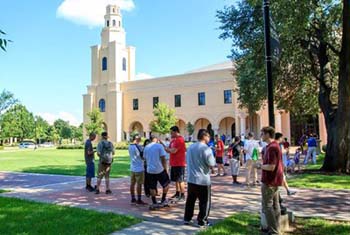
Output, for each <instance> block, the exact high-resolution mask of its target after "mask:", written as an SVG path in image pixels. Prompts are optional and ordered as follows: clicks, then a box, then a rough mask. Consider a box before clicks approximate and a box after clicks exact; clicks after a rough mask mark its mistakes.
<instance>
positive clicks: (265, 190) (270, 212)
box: [256, 127, 283, 234]
mask: <svg viewBox="0 0 350 235" xmlns="http://www.w3.org/2000/svg"><path fill="white" fill-rule="evenodd" d="M274 136H275V129H274V128H273V127H264V128H262V129H261V137H262V140H263V141H264V142H266V143H267V146H266V149H265V150H264V156H263V164H256V167H257V168H258V169H262V173H261V182H262V185H261V196H262V211H263V213H264V214H265V217H266V222H267V226H268V230H269V231H268V232H269V234H280V230H279V225H280V223H279V220H280V217H281V210H280V204H279V193H278V187H279V186H282V184H283V162H282V152H281V149H280V147H279V144H278V143H277V142H276V141H275V140H274Z"/></svg>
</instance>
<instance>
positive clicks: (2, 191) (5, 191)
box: [0, 189, 10, 193]
mask: <svg viewBox="0 0 350 235" xmlns="http://www.w3.org/2000/svg"><path fill="white" fill-rule="evenodd" d="M7 192H10V191H8V190H4V189H0V193H7Z"/></svg>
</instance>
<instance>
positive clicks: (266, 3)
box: [263, 0, 275, 127]
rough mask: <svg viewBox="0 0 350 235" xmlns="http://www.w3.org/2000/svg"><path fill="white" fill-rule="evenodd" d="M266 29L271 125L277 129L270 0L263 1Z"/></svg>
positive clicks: (267, 79) (268, 98) (267, 80)
mask: <svg viewBox="0 0 350 235" xmlns="http://www.w3.org/2000/svg"><path fill="white" fill-rule="evenodd" d="M263 1H264V2H263V7H264V28H265V60H266V82H267V104H268V110H269V125H270V126H272V127H275V114H274V101H273V100H274V95H273V80H272V56H271V33H270V28H271V25H270V0H263Z"/></svg>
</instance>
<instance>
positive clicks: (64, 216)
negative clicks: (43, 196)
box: [0, 197, 140, 235]
mask: <svg viewBox="0 0 350 235" xmlns="http://www.w3.org/2000/svg"><path fill="white" fill-rule="evenodd" d="M138 222H140V220H139V219H136V218H133V217H131V216H121V215H116V214H112V213H99V212H95V211H90V210H84V209H79V208H70V207H63V206H56V205H49V204H43V203H37V202H30V201H25V200H20V199H15V198H1V197H0V234H6V235H15V234H16V235H17V234H26V235H38V234H60V235H69V234H75V235H95V234H98V235H105V234H110V233H112V232H114V231H116V230H120V229H123V228H126V227H128V226H130V225H133V224H136V223H138Z"/></svg>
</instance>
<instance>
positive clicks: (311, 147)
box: [304, 134, 317, 165]
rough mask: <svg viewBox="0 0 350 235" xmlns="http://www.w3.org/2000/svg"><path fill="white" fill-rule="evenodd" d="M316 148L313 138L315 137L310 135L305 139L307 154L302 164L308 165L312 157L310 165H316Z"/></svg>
mask: <svg viewBox="0 0 350 235" xmlns="http://www.w3.org/2000/svg"><path fill="white" fill-rule="evenodd" d="M316 147H317V141H316V138H315V135H313V134H311V135H310V137H309V138H308V139H307V154H306V157H305V161H304V164H305V165H306V164H308V162H309V158H310V157H311V156H312V163H313V164H316Z"/></svg>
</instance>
